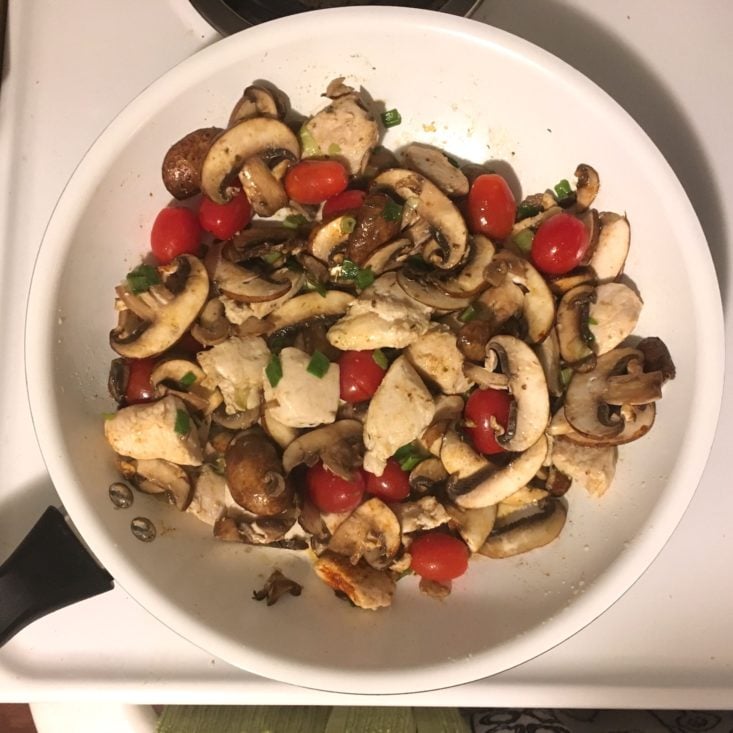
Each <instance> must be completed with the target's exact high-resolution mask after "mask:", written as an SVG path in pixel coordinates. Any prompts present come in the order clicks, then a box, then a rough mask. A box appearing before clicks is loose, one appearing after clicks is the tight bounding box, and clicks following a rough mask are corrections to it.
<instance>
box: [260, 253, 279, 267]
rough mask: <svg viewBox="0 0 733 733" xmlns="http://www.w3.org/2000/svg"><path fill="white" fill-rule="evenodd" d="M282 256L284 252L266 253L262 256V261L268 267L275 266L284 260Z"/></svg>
mask: <svg viewBox="0 0 733 733" xmlns="http://www.w3.org/2000/svg"><path fill="white" fill-rule="evenodd" d="M282 256H283V255H282V252H265V254H263V255H262V259H263V260H264V261H265V262H266V263H267V264H268V265H274V264H275V263H276V262H277V261H278V260H280V259H282Z"/></svg>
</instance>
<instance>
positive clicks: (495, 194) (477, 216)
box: [467, 173, 517, 239]
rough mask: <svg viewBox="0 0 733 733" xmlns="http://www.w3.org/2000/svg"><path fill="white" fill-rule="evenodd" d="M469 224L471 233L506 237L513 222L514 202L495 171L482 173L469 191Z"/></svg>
mask: <svg viewBox="0 0 733 733" xmlns="http://www.w3.org/2000/svg"><path fill="white" fill-rule="evenodd" d="M467 206H468V225H469V227H470V229H471V232H473V233H474V234H485V235H486V236H487V237H491V238H492V239H506V237H508V236H509V235H510V234H511V232H512V227H513V226H514V219H515V217H516V215H517V202H516V201H515V199H514V194H513V193H512V191H511V189H510V188H509V185H508V184H507V182H506V181H505V180H504V179H503V178H502V177H501V176H500V175H499V174H498V173H483V174H482V175H480V176H479V177H478V178H477V179H476V180H475V181H474V182H473V184H472V185H471V189H470V190H469V192H468V204H467Z"/></svg>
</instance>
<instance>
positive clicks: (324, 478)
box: [305, 461, 364, 512]
mask: <svg viewBox="0 0 733 733" xmlns="http://www.w3.org/2000/svg"><path fill="white" fill-rule="evenodd" d="M305 483H306V486H307V487H308V495H309V496H310V499H311V501H312V502H313V503H314V504H315V506H316V508H317V509H318V510H319V511H321V512H350V511H351V510H352V509H356V507H358V506H359V504H360V503H361V500H362V498H363V496H364V476H363V475H362V473H361V472H358V471H357V472H356V473H355V474H354V480H353V481H344V479H342V478H340V477H339V476H337V475H336V474H335V473H331V471H329V470H328V469H327V468H326V467H325V466H324V465H323V463H322V462H321V461H319V462H318V463H316V464H315V465H313V466H311V467H310V468H309V469H308V471H307V472H306V474H305Z"/></svg>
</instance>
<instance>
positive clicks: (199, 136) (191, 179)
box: [162, 127, 222, 200]
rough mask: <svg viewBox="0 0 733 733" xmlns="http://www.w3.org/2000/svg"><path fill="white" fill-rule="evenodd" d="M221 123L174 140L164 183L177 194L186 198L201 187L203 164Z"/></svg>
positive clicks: (166, 161) (165, 161) (165, 160)
mask: <svg viewBox="0 0 733 733" xmlns="http://www.w3.org/2000/svg"><path fill="white" fill-rule="evenodd" d="M221 132H222V130H221V128H220V127H205V128H202V129H200V130H194V131H193V132H189V133H188V135H185V136H184V137H182V138H181V139H180V140H178V141H177V142H176V143H174V144H173V145H172V146H171V148H170V149H169V150H168V152H167V153H166V154H165V158H163V166H162V175H163V185H164V186H165V187H166V190H167V191H168V193H169V194H170V195H171V196H173V198H176V199H179V200H182V199H187V198H190V197H191V196H195V195H196V194H197V193H198V192H199V191H200V190H201V165H202V163H203V162H204V158H205V157H206V153H208V151H209V148H210V147H211V143H212V142H213V141H214V139H215V138H216V137H217V135H219V134H221Z"/></svg>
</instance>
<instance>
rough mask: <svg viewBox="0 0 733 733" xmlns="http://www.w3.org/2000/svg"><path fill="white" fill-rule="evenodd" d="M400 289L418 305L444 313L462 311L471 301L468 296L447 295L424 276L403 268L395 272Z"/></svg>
mask: <svg viewBox="0 0 733 733" xmlns="http://www.w3.org/2000/svg"><path fill="white" fill-rule="evenodd" d="M397 282H398V283H399V284H400V287H401V288H402V289H403V290H404V291H405V292H406V293H407V294H408V295H409V296H410V297H411V298H413V299H414V300H416V301H417V302H418V303H422V304H423V305H425V306H427V307H428V308H432V309H433V310H436V311H442V312H444V313H450V312H451V311H457V310H463V309H464V308H467V307H468V306H469V305H470V303H471V300H472V297H471V296H470V295H464V296H459V295H449V294H448V293H446V292H445V291H444V290H443V289H442V288H440V287H438V285H436V284H435V283H431V282H427V281H426V280H425V279H424V276H422V275H420V274H418V273H415V272H411V271H410V269H409V268H407V267H403V268H402V269H401V270H399V271H398V272H397Z"/></svg>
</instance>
